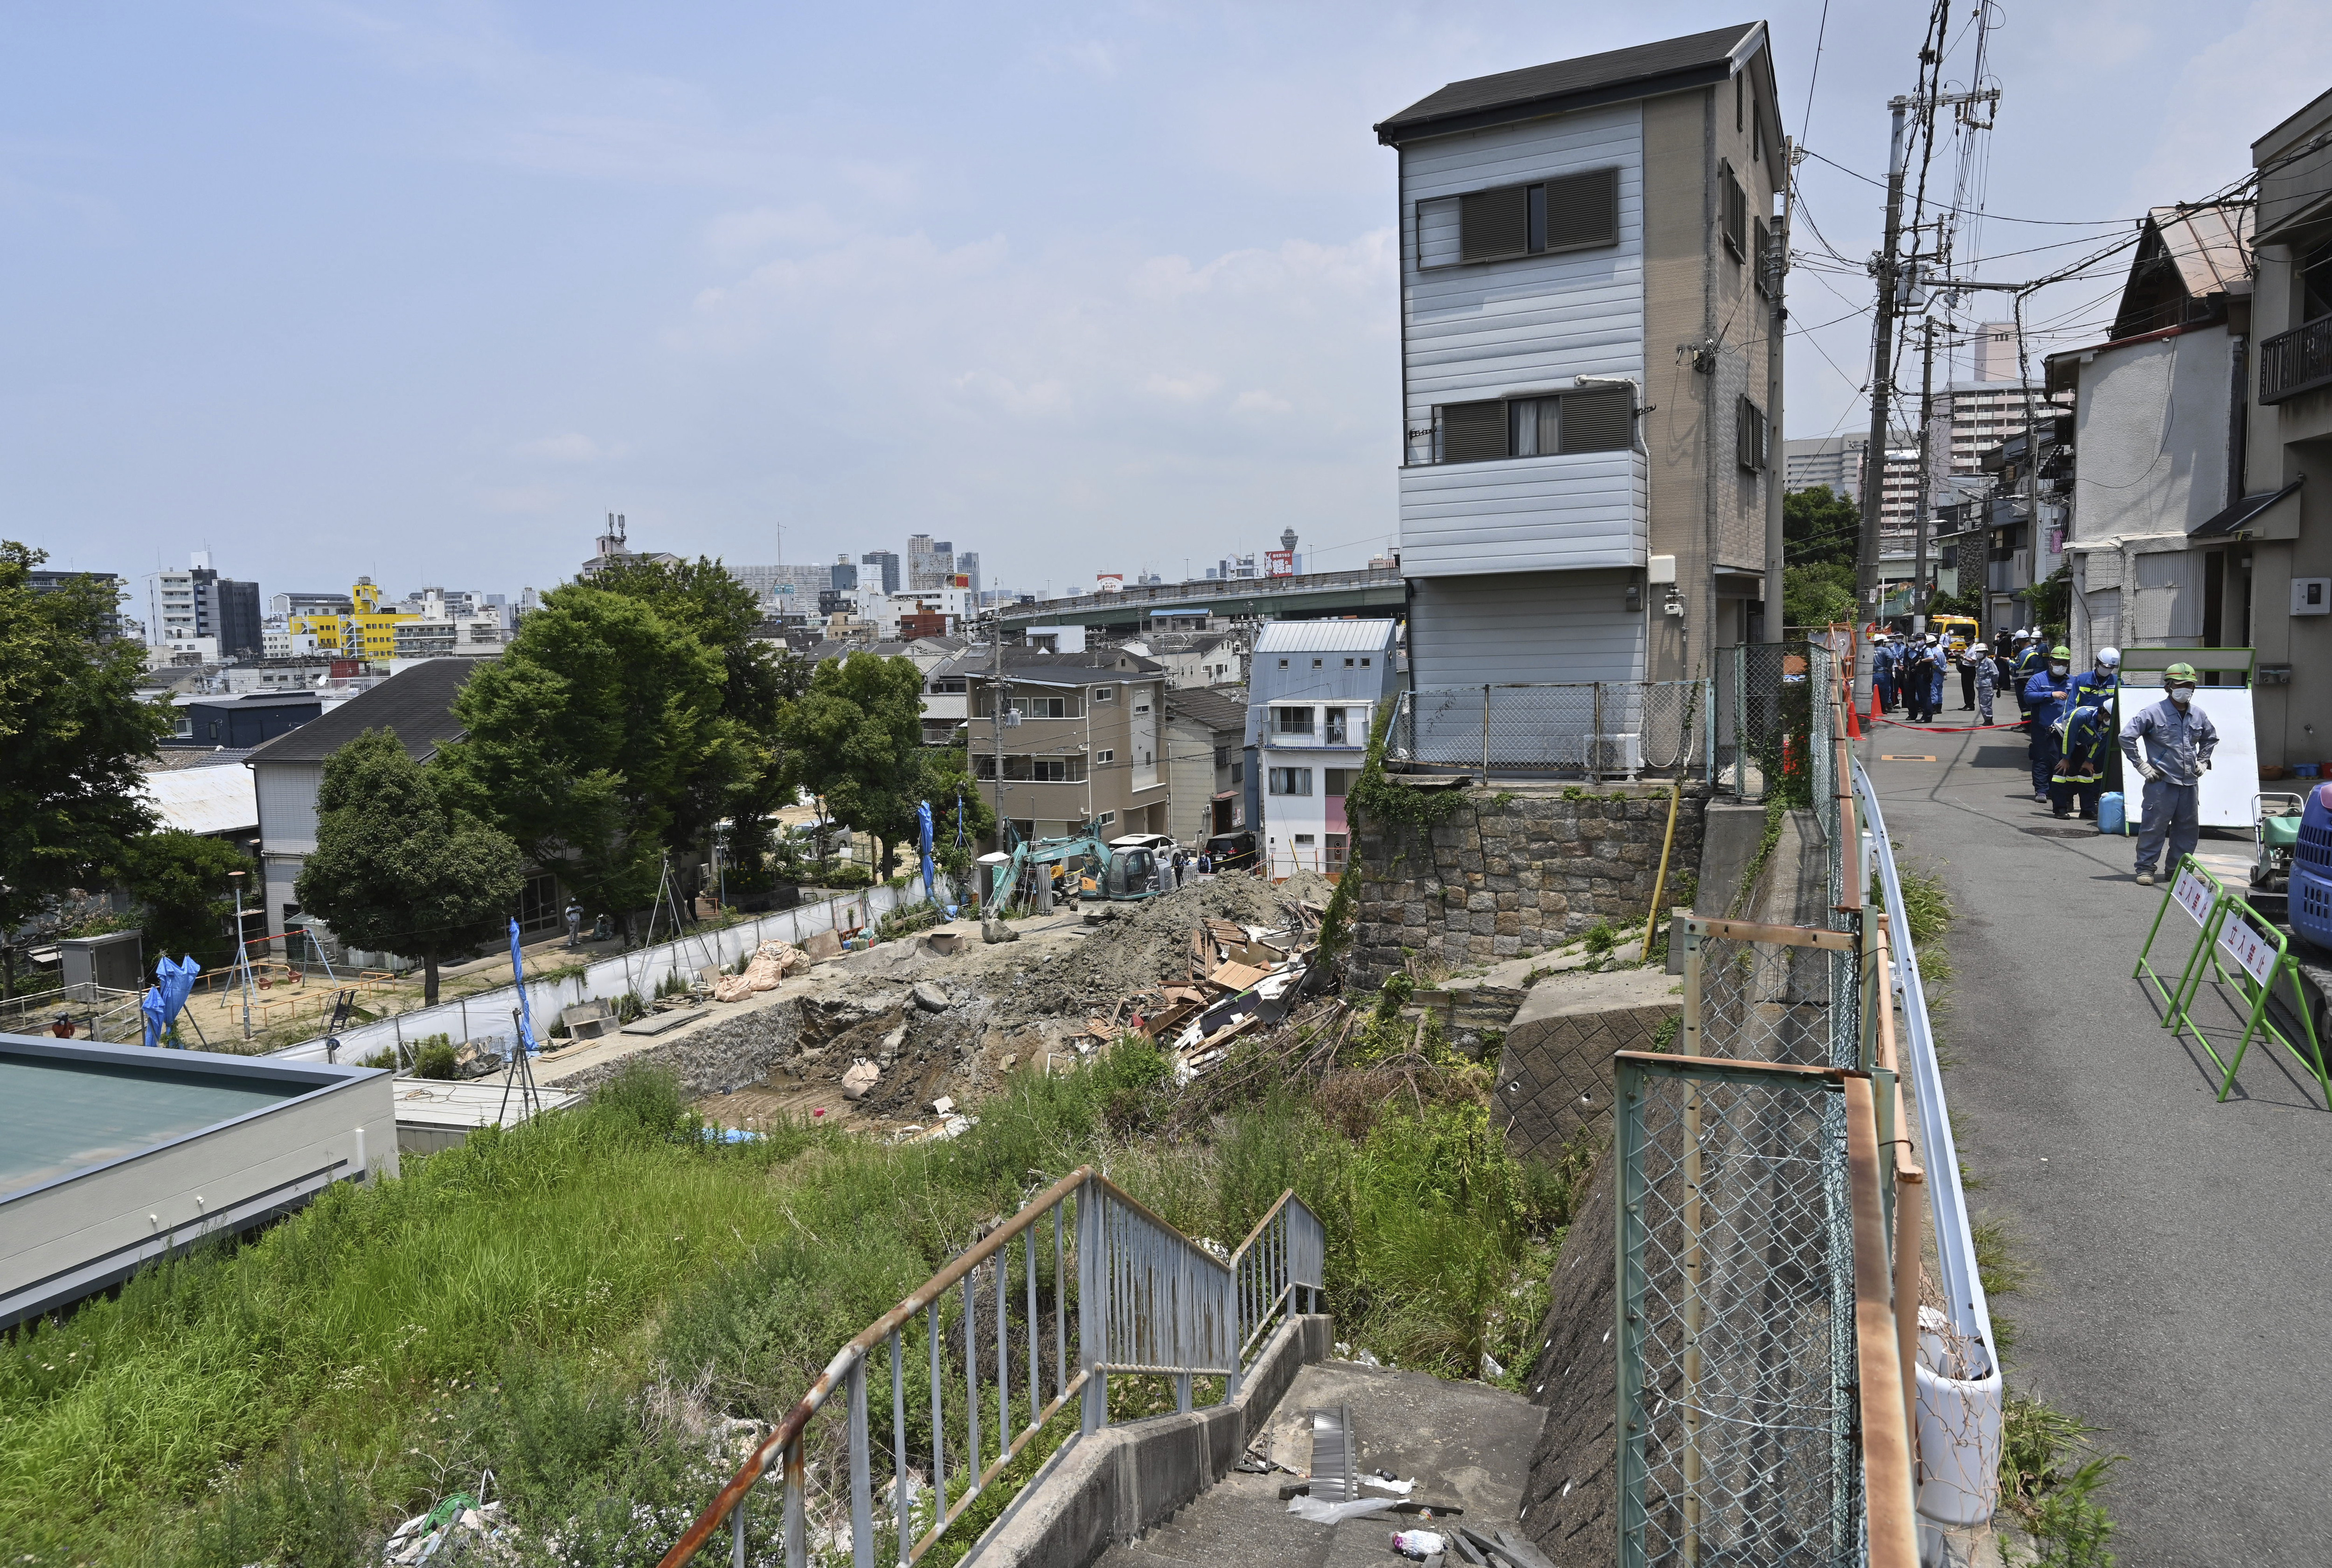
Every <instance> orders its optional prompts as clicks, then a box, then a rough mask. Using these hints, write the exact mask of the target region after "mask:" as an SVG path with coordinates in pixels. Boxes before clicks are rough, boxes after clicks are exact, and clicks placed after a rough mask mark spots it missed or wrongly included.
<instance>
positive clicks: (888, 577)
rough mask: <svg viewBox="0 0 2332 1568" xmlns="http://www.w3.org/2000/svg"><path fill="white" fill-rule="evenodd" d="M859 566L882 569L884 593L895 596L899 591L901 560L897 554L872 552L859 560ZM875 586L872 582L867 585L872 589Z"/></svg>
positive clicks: (886, 551) (887, 551)
mask: <svg viewBox="0 0 2332 1568" xmlns="http://www.w3.org/2000/svg"><path fill="white" fill-rule="evenodd" d="M858 564H859V565H860V566H871V567H875V568H879V569H881V571H882V573H883V583H882V588H883V591H884V593H886V594H894V593H897V592H898V591H899V558H898V556H897V555H896V554H894V552H892V551H890V550H868V551H867V552H866V553H865V555H862V556H860V557H859V558H858ZM874 586H875V585H874V584H873V583H871V582H870V583H868V584H866V587H868V588H873V587H874Z"/></svg>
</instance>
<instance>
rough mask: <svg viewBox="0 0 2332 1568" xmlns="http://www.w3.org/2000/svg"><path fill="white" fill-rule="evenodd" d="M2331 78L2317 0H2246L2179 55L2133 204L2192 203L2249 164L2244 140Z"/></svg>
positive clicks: (2328, 36) (2330, 46)
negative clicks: (2231, 21)
mask: <svg viewBox="0 0 2332 1568" xmlns="http://www.w3.org/2000/svg"><path fill="white" fill-rule="evenodd" d="M2326 81H2332V28H2327V26H2326V25H2325V18H2324V9H2323V6H2322V5H2321V4H2320V0H2252V4H2251V5H2250V6H2249V7H2248V8H2247V9H2246V10H2245V11H2244V13H2243V14H2242V18H2241V21H2240V22H2238V23H2236V24H2235V25H2234V26H2232V27H2230V28H2222V29H2217V30H2214V32H2213V36H2212V38H2211V41H2210V42H2209V43H2206V44H2204V45H2203V47H2201V48H2199V49H2196V50H2195V51H2193V53H2192V54H2191V55H2189V56H2188V57H2187V59H2186V62H2185V64H2184V68H2183V69H2182V70H2180V71H2179V72H2178V74H2177V80H2176V83H2175V85H2174V87H2173V88H2172V89H2171V90H2170V91H2168V92H2166V93H2165V94H2163V95H2162V99H2161V103H2160V108H2161V110H2162V114H2161V119H2160V120H2159V122H2158V124H2159V134H2158V136H2157V139H2156V140H2155V150H2154V156H2153V157H2152V158H2150V159H2148V160H2147V161H2146V163H2145V164H2144V165H2143V166H2141V167H2139V169H2138V170H2137V174H2136V179H2135V181H2134V183H2133V185H2132V187H2131V199H2132V202H2133V205H2135V206H2161V205H2163V204H2165V203H2169V202H2174V201H2196V200H2199V199H2201V198H2202V197H2203V196H2208V195H2210V194H2211V193H2212V192H2213V191H2215V190H2218V189H2220V188H2221V187H2222V186H2227V185H2229V184H2232V182H2233V181H2235V180H2237V179H2239V178H2241V177H2243V176H2244V175H2245V174H2247V173H2249V172H2250V169H2251V142H2252V141H2253V140H2254V139H2257V138H2259V137H2260V136H2263V135H2265V134H2266V133H2267V132H2268V131H2269V130H2270V129H2271V128H2273V127H2274V126H2275V125H2276V124H2277V123H2278V122H2279V121H2280V120H2283V119H2284V118H2285V117H2286V116H2288V115H2290V114H2292V113H2294V112H2296V111H2297V110H2299V109H2300V108H2301V107H2302V106H2304V105H2305V104H2307V103H2308V100H2311V99H2313V98H2315V97H2316V96H2317V95H2318V93H2320V92H2322V91H2324V84H2325V82H2326Z"/></svg>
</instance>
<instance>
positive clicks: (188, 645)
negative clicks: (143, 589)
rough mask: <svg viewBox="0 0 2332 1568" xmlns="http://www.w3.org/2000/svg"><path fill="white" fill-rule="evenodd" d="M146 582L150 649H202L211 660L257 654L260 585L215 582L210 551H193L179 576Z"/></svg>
mask: <svg viewBox="0 0 2332 1568" xmlns="http://www.w3.org/2000/svg"><path fill="white" fill-rule="evenodd" d="M146 581H147V640H148V642H149V643H150V644H151V645H153V646H155V647H157V648H170V649H196V648H201V649H203V650H204V651H205V653H206V655H208V656H210V657H215V658H241V657H244V656H245V655H255V654H257V653H259V652H260V651H261V648H262V647H263V641H262V637H261V633H260V627H259V618H260V617H259V585H258V584H257V583H255V582H239V581H237V580H235V579H234V578H223V577H221V576H219V574H218V570H217V569H216V568H215V567H214V566H213V565H212V564H211V552H210V551H208V550H196V551H195V553H194V556H193V562H192V564H191V565H190V566H189V567H188V568H187V569H186V570H184V571H158V572H154V573H152V574H151V575H149V576H148V578H147V579H146Z"/></svg>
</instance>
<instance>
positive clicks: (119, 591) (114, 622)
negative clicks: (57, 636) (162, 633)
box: [24, 567, 137, 637]
mask: <svg viewBox="0 0 2332 1568" xmlns="http://www.w3.org/2000/svg"><path fill="white" fill-rule="evenodd" d="M81 578H91V579H93V580H94V581H96V582H97V583H98V584H100V586H101V587H103V588H106V589H108V590H109V591H110V593H111V595H112V600H113V602H114V603H115V604H116V605H119V604H120V603H122V602H123V601H124V600H125V599H127V598H128V597H129V592H128V588H127V585H126V584H125V583H124V582H123V580H122V578H120V577H119V575H117V574H115V573H113V572H110V571H88V572H83V571H58V570H55V569H53V568H49V567H34V568H33V569H32V570H31V571H30V572H29V573H27V574H26V576H25V579H24V586H25V587H26V588H29V589H30V590H31V591H32V592H33V593H34V594H53V593H55V592H56V591H57V590H58V589H60V588H65V587H67V586H69V585H70V584H72V583H76V582H79V581H80V580H81ZM105 624H106V632H107V635H108V636H117V637H118V636H127V635H129V627H131V626H136V625H137V623H136V622H135V621H129V622H124V621H123V619H122V617H121V616H120V614H119V612H118V611H117V612H115V613H113V614H110V615H109V616H108V617H106V623H105Z"/></svg>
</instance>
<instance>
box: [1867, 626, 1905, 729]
mask: <svg viewBox="0 0 2332 1568" xmlns="http://www.w3.org/2000/svg"><path fill="white" fill-rule="evenodd" d="M1902 660H1903V650H1902V649H1900V648H1898V647H1897V646H1896V645H1894V644H1893V643H1881V644H1879V645H1878V651H1877V652H1876V653H1874V654H1872V655H1870V684H1872V685H1873V686H1874V687H1876V688H1877V689H1878V711H1879V712H1882V713H1883V712H1887V711H1888V709H1890V708H1892V707H1894V706H1895V671H1896V668H1897V666H1898V665H1899V664H1901V663H1902Z"/></svg>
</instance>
